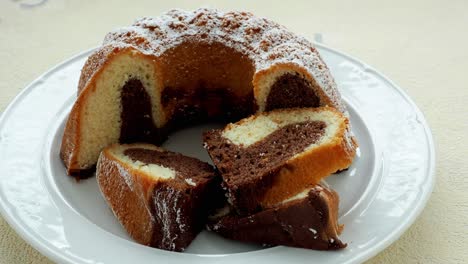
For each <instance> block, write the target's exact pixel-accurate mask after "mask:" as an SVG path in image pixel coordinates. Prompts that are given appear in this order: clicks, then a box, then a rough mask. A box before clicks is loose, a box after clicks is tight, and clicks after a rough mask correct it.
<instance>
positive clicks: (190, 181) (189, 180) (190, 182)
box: [185, 178, 197, 186]
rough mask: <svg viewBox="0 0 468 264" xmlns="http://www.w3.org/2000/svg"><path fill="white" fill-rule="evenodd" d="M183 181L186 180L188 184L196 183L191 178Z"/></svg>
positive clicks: (194, 184) (193, 184)
mask: <svg viewBox="0 0 468 264" xmlns="http://www.w3.org/2000/svg"><path fill="white" fill-rule="evenodd" d="M185 182H186V183H187V184H188V185H191V186H197V184H196V183H195V182H194V181H193V180H192V179H191V178H187V179H185Z"/></svg>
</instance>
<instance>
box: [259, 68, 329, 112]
mask: <svg viewBox="0 0 468 264" xmlns="http://www.w3.org/2000/svg"><path fill="white" fill-rule="evenodd" d="M318 106H320V99H319V98H318V97H317V95H316V94H315V93H314V91H313V90H312V89H311V84H310V83H309V82H308V81H307V80H306V79H304V78H302V77H300V76H299V75H294V74H291V73H286V74H284V75H282V76H281V77H279V78H278V79H277V80H276V82H275V83H274V84H273V85H272V86H271V90H270V93H269V94H268V97H267V103H266V110H267V111H270V110H273V109H279V108H292V107H318Z"/></svg>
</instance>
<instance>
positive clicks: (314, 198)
mask: <svg viewBox="0 0 468 264" xmlns="http://www.w3.org/2000/svg"><path fill="white" fill-rule="evenodd" d="M338 203H339V198H338V194H337V193H336V192H334V191H332V190H330V189H328V188H326V187H325V186H323V185H315V186H313V187H309V188H307V189H306V190H304V191H303V192H301V193H299V194H297V195H295V196H293V197H290V198H288V199H286V200H284V201H283V202H281V203H279V204H278V205H276V206H275V207H273V208H270V209H266V210H264V211H260V212H258V213H254V214H252V215H248V216H239V215H237V214H236V213H234V212H232V211H230V210H229V207H226V208H224V209H223V210H220V211H219V212H218V213H217V214H216V215H215V216H212V217H210V221H209V223H208V225H207V228H208V229H210V230H212V231H214V232H217V233H219V234H220V235H222V236H224V237H226V238H230V239H234V240H240V241H244V242H254V243H259V244H266V245H284V246H291V247H302V248H310V249H319V250H334V249H340V248H344V247H346V244H344V243H343V242H341V241H340V239H339V238H338V235H339V234H340V233H341V230H342V225H339V224H338V220H337V215H338Z"/></svg>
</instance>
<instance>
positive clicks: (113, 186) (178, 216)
mask: <svg viewBox="0 0 468 264" xmlns="http://www.w3.org/2000/svg"><path fill="white" fill-rule="evenodd" d="M96 174H97V180H98V183H99V187H100V189H101V192H102V194H103V196H104V198H105V199H106V201H107V203H108V204H109V206H110V208H111V209H112V211H113V212H114V215H115V216H116V217H117V218H118V220H119V221H120V223H121V224H122V226H123V227H124V228H125V229H126V231H127V232H128V234H129V235H130V236H131V237H132V238H133V239H134V240H136V241H137V242H138V243H141V244H144V245H148V246H151V247H156V248H160V249H166V250H171V251H183V250H184V249H185V248H186V247H187V246H188V245H189V244H190V242H191V241H192V240H193V239H194V238H195V236H196V235H197V234H198V232H199V231H200V230H201V229H202V228H203V226H204V225H205V222H206V219H207V216H208V214H209V210H210V208H212V207H214V206H215V205H216V203H219V202H221V203H222V202H223V196H222V194H221V195H219V192H220V191H219V189H220V187H219V184H220V181H221V180H220V178H219V177H217V175H216V173H215V170H214V169H213V167H212V166H211V165H209V164H208V163H205V162H202V161H199V160H197V159H195V158H191V157H186V156H183V155H181V154H178V153H174V152H170V151H166V150H163V149H161V148H159V147H156V146H153V145H149V144H128V145H118V144H115V145H111V146H109V147H107V148H105V149H104V150H103V151H102V153H101V155H100V157H99V160H98V164H97V172H96ZM217 197H219V199H217Z"/></svg>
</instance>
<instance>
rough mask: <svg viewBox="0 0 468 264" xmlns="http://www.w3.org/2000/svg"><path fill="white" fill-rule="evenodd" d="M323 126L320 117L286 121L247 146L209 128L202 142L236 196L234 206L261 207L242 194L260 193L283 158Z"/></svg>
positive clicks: (318, 134)
mask: <svg viewBox="0 0 468 264" xmlns="http://www.w3.org/2000/svg"><path fill="white" fill-rule="evenodd" d="M325 128H326V124H325V123H324V122H322V121H309V122H302V123H295V124H290V125H286V126H284V127H282V128H279V129H277V130H276V131H274V132H273V133H271V134H269V135H268V136H266V137H265V138H263V139H262V140H261V141H259V142H256V143H254V144H252V145H250V146H248V147H246V148H244V147H242V146H238V145H235V144H233V143H231V142H229V141H228V139H226V138H224V137H223V136H222V130H212V131H210V132H207V133H205V134H204V142H206V143H207V146H208V152H209V154H210V156H211V159H212V160H213V162H214V164H215V165H216V167H217V168H218V170H219V172H220V173H221V175H222V177H223V179H224V184H225V185H227V189H228V190H229V191H230V192H232V195H231V196H232V199H239V201H236V202H234V203H236V204H239V205H240V206H238V207H239V208H236V209H240V210H242V211H244V210H247V211H255V210H260V209H261V208H256V207H258V206H259V205H258V201H256V200H254V199H246V198H245V199H244V197H261V196H262V195H263V193H264V192H265V191H266V188H267V187H268V186H271V182H272V181H274V178H275V176H276V175H277V173H278V172H279V171H280V169H282V168H283V167H284V164H285V161H287V160H288V159H289V158H291V157H292V156H294V155H295V154H297V153H300V152H302V151H303V150H304V149H305V148H306V147H307V146H309V145H311V144H313V143H315V142H317V141H318V140H320V138H321V137H322V136H323V134H324V132H325ZM286 166H287V165H286Z"/></svg>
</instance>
